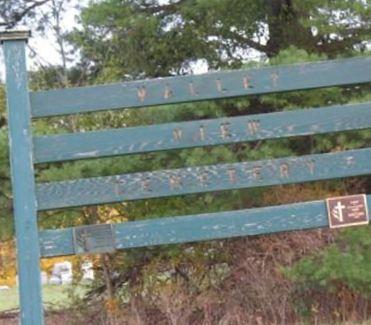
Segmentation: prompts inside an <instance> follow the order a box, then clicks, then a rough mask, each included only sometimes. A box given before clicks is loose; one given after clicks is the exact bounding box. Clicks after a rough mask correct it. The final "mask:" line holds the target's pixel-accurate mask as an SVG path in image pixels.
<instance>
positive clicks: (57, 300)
mask: <svg viewBox="0 0 371 325" xmlns="http://www.w3.org/2000/svg"><path fill="white" fill-rule="evenodd" d="M69 288H71V286H69V285H63V286H56V285H46V286H43V302H44V304H45V306H46V308H52V309H58V308H63V306H66V304H68V301H69V299H68V289H69ZM18 307H19V300H18V287H13V288H10V289H9V290H2V291H0V312H2V311H6V310H11V309H15V308H18Z"/></svg>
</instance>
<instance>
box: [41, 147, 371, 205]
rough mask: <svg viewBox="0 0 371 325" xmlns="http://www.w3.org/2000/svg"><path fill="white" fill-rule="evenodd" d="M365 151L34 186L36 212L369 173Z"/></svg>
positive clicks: (370, 166) (369, 151) (369, 153)
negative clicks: (36, 204)
mask: <svg viewBox="0 0 371 325" xmlns="http://www.w3.org/2000/svg"><path fill="white" fill-rule="evenodd" d="M370 160H371V148H367V149H359V150H349V151H344V152H335V153H327V154H317V155H307V156H300V157H290V158H281V159H273V160H261V161H253V162H243V163H234V164H220V165H209V166H200V167H188V168H180V169H172V170H160V171H154V172H143V173H133V174H125V175H116V176H108V177H94V178H86V179H80V180H71V181H63V182H52V183H39V184H37V190H36V193H37V200H38V209H39V210H47V209H56V208H62V207H73V206H82V205H90V204H101V203H109V202H120V201H126V200H138V199H145V198H155V197H166V196H175V195H182V194H190V193H201V192H211V191H220V190H228V189H239V188H248V187H259V186H268V185H278V184H289V183H298V182H307V181H314V180H323V179H330V178H338V177H348V176H357V175H366V174H370V173H371V164H370V163H369V162H370Z"/></svg>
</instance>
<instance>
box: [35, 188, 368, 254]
mask: <svg viewBox="0 0 371 325" xmlns="http://www.w3.org/2000/svg"><path fill="white" fill-rule="evenodd" d="M367 201H368V205H369V206H371V195H368V196H367ZM91 227H92V228H94V227H95V226H91ZM321 227H328V217H327V208H326V202H325V201H312V202H304V203H296V204H287V205H280V206H271V207H264V208H256V209H246V210H237V211H226V212H216V213H205V214H199V215H189V216H180V217H167V218H158V219H149V220H143V221H131V222H125V223H119V224H114V225H113V229H114V232H115V243H116V245H115V246H116V249H128V248H135V247H146V246H154V245H164V244H175V243H188V242H196V241H203V240H212V239H222V238H232V237H239V236H253V235H262V234H269V233H275V232H282V231H291V230H303V229H311V228H321ZM73 242H74V241H73V230H72V228H68V229H60V230H44V231H41V232H40V247H41V252H42V255H43V256H44V257H50V256H60V255H73V254H75V251H74V244H73Z"/></svg>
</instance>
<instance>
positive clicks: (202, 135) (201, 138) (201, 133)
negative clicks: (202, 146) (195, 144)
mask: <svg viewBox="0 0 371 325" xmlns="http://www.w3.org/2000/svg"><path fill="white" fill-rule="evenodd" d="M199 130H200V140H202V141H204V140H205V127H204V126H203V125H202V124H201V125H200V129H199Z"/></svg>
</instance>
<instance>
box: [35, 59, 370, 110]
mask: <svg viewBox="0 0 371 325" xmlns="http://www.w3.org/2000/svg"><path fill="white" fill-rule="evenodd" d="M370 81H371V57H363V58H352V59H343V60H334V61H323V62H317V63H302V64H297V65H290V66H272V67H266V68H261V69H251V70H235V71H223V72H215V73H209V74H205V75H198V76H180V77H170V78H160V79H154V80H144V81H134V82H127V83H117V84H111V85H102V86H93V87H84V88H70V89H63V90H50V91H42V92H33V93H30V100H31V106H32V116H33V117H46V116H56V115H63V114H75V113H84V112H85V113H86V112H94V111H100V110H104V109H119V108H130V107H143V106H152V105H164V104H170V103H181V102H188V101H199V100H206V99H217V98H230V97H237V96H246V95H252V94H265V93H272V92H282V91H290V90H300V89H312V88H319V87H328V86H335V85H339V86H340V85H350V84H357V83H365V82H370Z"/></svg>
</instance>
